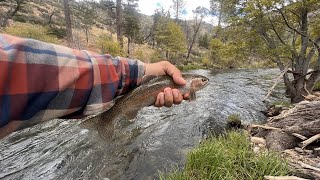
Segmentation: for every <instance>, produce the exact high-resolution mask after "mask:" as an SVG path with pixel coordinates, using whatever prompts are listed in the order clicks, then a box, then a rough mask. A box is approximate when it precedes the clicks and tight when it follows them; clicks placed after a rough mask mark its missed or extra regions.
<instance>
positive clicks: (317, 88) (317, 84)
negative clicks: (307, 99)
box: [312, 81, 320, 91]
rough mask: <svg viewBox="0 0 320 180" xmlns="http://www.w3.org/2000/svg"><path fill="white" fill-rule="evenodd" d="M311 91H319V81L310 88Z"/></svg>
mask: <svg viewBox="0 0 320 180" xmlns="http://www.w3.org/2000/svg"><path fill="white" fill-rule="evenodd" d="M312 90H313V91H320V81H317V82H316V83H315V84H314V85H313V88H312Z"/></svg>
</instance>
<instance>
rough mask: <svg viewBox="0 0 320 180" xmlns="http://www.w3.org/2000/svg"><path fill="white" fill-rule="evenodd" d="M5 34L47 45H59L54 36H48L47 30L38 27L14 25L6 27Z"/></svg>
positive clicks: (22, 24)
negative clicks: (42, 42)
mask: <svg viewBox="0 0 320 180" xmlns="http://www.w3.org/2000/svg"><path fill="white" fill-rule="evenodd" d="M5 33H7V34H10V35H13V36H18V37H22V38H31V39H36V40H40V41H44V42H48V43H54V44H59V41H58V38H57V37H56V36H53V35H50V34H49V30H48V29H47V28H45V27H43V26H40V25H32V24H27V23H16V24H15V25H14V26H10V27H7V28H6V29H5Z"/></svg>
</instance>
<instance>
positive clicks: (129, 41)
mask: <svg viewBox="0 0 320 180" xmlns="http://www.w3.org/2000/svg"><path fill="white" fill-rule="evenodd" d="M130 43H131V38H130V37H128V51H127V52H128V58H130Z"/></svg>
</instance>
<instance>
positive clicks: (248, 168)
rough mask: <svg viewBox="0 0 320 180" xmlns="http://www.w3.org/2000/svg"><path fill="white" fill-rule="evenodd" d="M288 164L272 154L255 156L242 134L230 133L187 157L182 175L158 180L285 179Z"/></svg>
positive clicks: (168, 176)
mask: <svg viewBox="0 0 320 180" xmlns="http://www.w3.org/2000/svg"><path fill="white" fill-rule="evenodd" d="M288 174H289V168H288V165H287V163H286V162H285V161H284V160H283V159H282V158H280V157H279V155H278V154H275V153H270V152H269V153H262V154H258V155H257V154H255V153H254V152H253V151H252V149H251V146H250V142H249V140H248V138H247V136H246V135H245V134H244V133H242V132H241V133H240V132H235V131H232V132H230V133H228V134H227V135H225V136H219V137H214V138H211V139H209V140H206V141H204V142H203V143H201V145H199V147H198V148H196V149H194V150H193V151H191V152H190V153H189V154H188V156H187V162H186V164H185V168H184V169H183V170H181V171H179V170H175V171H174V172H172V173H169V174H166V175H163V174H162V175H161V177H160V179H170V180H184V179H219V180H220V179H230V180H233V179H236V180H238V179H239V180H242V179H243V180H247V179H252V180H253V179H254V180H255V179H263V177H264V176H266V175H272V176H280V175H288Z"/></svg>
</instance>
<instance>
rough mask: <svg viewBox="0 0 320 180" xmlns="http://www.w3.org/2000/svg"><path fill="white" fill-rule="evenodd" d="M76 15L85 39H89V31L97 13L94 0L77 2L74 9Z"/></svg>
mask: <svg viewBox="0 0 320 180" xmlns="http://www.w3.org/2000/svg"><path fill="white" fill-rule="evenodd" d="M75 14H76V16H77V17H78V18H79V19H80V21H81V23H82V27H83V28H84V29H85V32H86V41H87V42H88V41H89V31H90V29H91V28H92V26H93V25H94V24H95V19H96V18H97V13H96V10H95V5H94V1H92V0H83V1H80V2H78V4H77V6H76V11H75Z"/></svg>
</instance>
